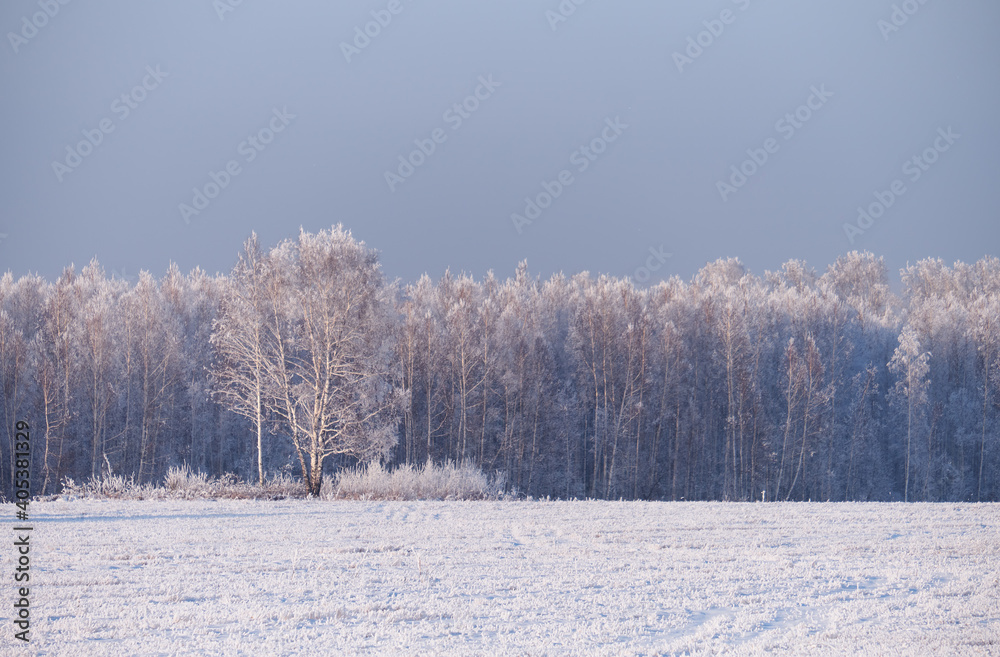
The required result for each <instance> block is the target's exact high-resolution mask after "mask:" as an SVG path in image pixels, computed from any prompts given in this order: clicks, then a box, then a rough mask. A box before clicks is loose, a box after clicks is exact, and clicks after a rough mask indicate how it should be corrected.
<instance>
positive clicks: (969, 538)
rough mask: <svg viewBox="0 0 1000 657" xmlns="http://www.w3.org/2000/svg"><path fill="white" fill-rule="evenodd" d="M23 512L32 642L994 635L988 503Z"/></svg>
mask: <svg viewBox="0 0 1000 657" xmlns="http://www.w3.org/2000/svg"><path fill="white" fill-rule="evenodd" d="M31 509H32V516H33V526H34V527H35V529H34V532H33V537H32V582H31V595H32V607H31V610H32V620H33V624H32V630H33V638H32V642H31V650H30V652H31V653H33V654H37V655H60V656H72V655H81V656H83V655H86V656H88V657H90V656H96V655H167V654H169V655H187V654H201V655H241V654H245V655H334V654H337V655H355V654H358V655H368V654H370V655H392V654H405V655H430V654H435V655H561V654H572V655H670V654H685V655H686V654H691V655H697V654H736V655H758V654H772V653H773V654H796V655H840V654H871V655H929V654H934V655H987V654H998V653H1000V572H998V569H997V564H998V563H1000V560H998V556H1000V555H998V553H1000V541H998V540H997V536H998V534H997V525H998V520H1000V506H997V505H992V504H981V505H975V504H969V505H961V504H960V505H950V504H948V505H946V504H938V505H935V504H909V505H906V504H852V503H842V504H806V503H783V504H746V503H732V504H730V503H646V502H343V501H342V502H326V501H313V500H309V501H301V500H300V501H287V502H255V501H244V500H228V501H215V502H213V501H145V502H135V501H118V500H113V501H94V500H57V501H49V502H37V503H34V504H32V506H31ZM3 513H9V516H10V517H12V516H13V510H12V508H10V505H4V507H3ZM10 553H11V550H9V549H8V550H4V555H5V556H4V559H5V561H8V560H9V559H10V558H11V557H10V556H8V555H10ZM8 565H9V564H8ZM9 592H10V588H9V587H8V593H9ZM10 608H11V607H10V605H9V604H4V605H3V609H5V610H7V611H5V612H4V617H3V619H2V625H3V627H5V628H7V629H6V634H7V636H5V637H3V639H2V640H0V653H2V654H14V652H15V650H16V651H17V653H18V654H21V653H22V652H23V648H22V647H21V646H14V645H13V644H14V643H15V641H14V639H13V631H12V630H11V628H12V622H11V621H12V619H11V616H10V611H9V610H10Z"/></svg>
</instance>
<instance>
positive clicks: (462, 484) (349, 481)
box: [321, 461, 504, 500]
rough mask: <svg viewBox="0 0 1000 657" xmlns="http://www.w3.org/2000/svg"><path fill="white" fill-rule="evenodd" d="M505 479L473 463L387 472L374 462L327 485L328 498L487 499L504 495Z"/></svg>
mask: <svg viewBox="0 0 1000 657" xmlns="http://www.w3.org/2000/svg"><path fill="white" fill-rule="evenodd" d="M503 488H504V478H503V476H502V475H501V476H498V477H497V478H495V479H493V480H491V479H490V478H489V477H487V476H486V475H485V474H484V473H483V472H482V471H481V470H479V468H477V467H476V466H474V465H473V464H472V463H469V462H463V463H462V464H461V465H455V464H454V463H452V462H450V461H449V462H448V463H445V464H443V465H435V464H433V463H431V462H430V461H428V462H427V463H425V464H424V465H423V467H421V468H415V467H413V466H412V465H410V464H405V465H401V466H398V467H397V468H395V469H394V470H386V469H385V468H384V467H383V466H382V465H381V464H380V463H370V464H368V465H366V466H361V467H358V468H355V469H351V470H344V471H342V472H340V473H339V474H338V475H337V477H336V481H335V483H330V484H325V485H324V486H323V490H322V491H321V497H323V498H325V499H361V500H487V499H498V498H499V497H501V496H502V495H503Z"/></svg>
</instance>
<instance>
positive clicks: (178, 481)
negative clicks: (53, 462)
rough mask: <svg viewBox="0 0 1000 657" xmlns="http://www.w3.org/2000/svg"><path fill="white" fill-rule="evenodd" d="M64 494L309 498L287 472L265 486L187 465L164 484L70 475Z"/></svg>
mask: <svg viewBox="0 0 1000 657" xmlns="http://www.w3.org/2000/svg"><path fill="white" fill-rule="evenodd" d="M61 494H62V495H64V496H68V497H83V498H96V499H101V498H116V499H132V500H165V499H220V498H224V499H255V500H256V499H267V500H278V499H285V498H295V497H305V496H306V488H305V485H304V484H302V482H298V481H295V480H294V479H292V478H291V477H290V476H288V475H287V474H282V475H279V476H277V477H273V478H271V479H269V480H267V481H265V482H264V484H263V485H260V484H254V483H249V482H244V481H240V480H239V479H237V477H236V475H233V474H228V473H227V474H224V475H222V476H221V477H217V478H214V477H209V476H208V475H207V474H205V473H204V472H193V471H192V470H191V468H190V466H188V465H187V464H184V465H181V466H179V467H171V468H170V469H169V470H168V471H167V474H166V475H165V476H164V477H163V486H161V487H156V486H153V485H152V484H144V485H142V486H140V485H139V484H137V483H136V482H135V481H134V480H133V479H132V478H131V477H129V478H126V477H123V476H121V475H108V474H105V475H103V476H102V477H101V478H100V479H91V480H90V481H87V482H84V483H82V484H78V483H76V482H75V481H73V480H72V479H69V478H66V479H64V480H63V482H62V493H61Z"/></svg>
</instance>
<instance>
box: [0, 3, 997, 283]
mask: <svg viewBox="0 0 1000 657" xmlns="http://www.w3.org/2000/svg"><path fill="white" fill-rule="evenodd" d="M62 1H66V0H62ZM236 1H237V0H216V2H214V3H213V2H212V1H211V0H172V1H171V2H135V1H128V2H126V1H111V0H106V1H102V2H82V1H80V0H75V1H70V2H68V4H65V5H63V4H60V0H30V1H29V0H7V1H5V2H4V3H3V4H2V6H0V29H2V32H3V34H4V35H5V36H4V41H3V44H2V49H3V53H2V54H0V80H2V89H3V102H2V104H0V119H2V123H3V126H4V134H5V138H4V148H3V149H2V155H0V200H2V203H0V271H5V270H8V269H9V270H12V271H13V272H14V274H15V275H21V274H24V273H27V272H29V271H37V272H39V273H41V274H43V275H45V276H47V277H49V278H54V277H56V276H57V275H58V274H59V272H60V271H61V270H62V268H63V266H65V265H67V264H69V263H76V265H77V266H81V265H83V264H85V263H86V262H87V261H89V260H90V259H91V258H92V257H94V256H97V257H98V259H99V260H100V261H101V262H102V264H103V265H104V266H105V268H106V269H107V270H108V271H109V272H111V271H118V272H124V273H125V274H126V275H134V274H135V272H137V271H138V270H140V269H148V270H150V271H151V272H153V273H154V274H156V275H161V274H162V273H163V272H164V271H165V270H166V267H167V264H168V263H169V262H170V261H175V262H177V263H178V265H179V266H180V267H181V269H182V270H183V271H187V270H189V269H191V268H193V267H194V266H196V265H197V266H201V267H202V268H204V269H206V270H208V271H210V272H215V271H228V270H229V268H230V267H231V266H232V264H233V263H234V261H235V258H236V254H237V252H238V251H239V248H240V245H241V243H242V241H243V240H244V239H245V238H246V237H247V236H248V235H249V233H250V232H251V231H252V230H256V231H257V232H258V234H259V235H260V236H261V239H262V241H263V242H264V243H265V244H269V245H270V244H275V243H277V242H278V241H280V240H281V239H283V238H286V237H292V236H294V235H295V234H296V233H297V230H298V228H299V226H303V227H305V228H306V229H307V230H318V229H321V228H324V227H329V226H330V225H331V224H333V223H337V222H342V223H343V224H344V225H345V226H347V227H349V228H350V229H351V230H352V231H353V233H354V235H355V237H357V238H360V239H363V240H365V241H366V242H367V243H368V244H369V245H370V246H373V247H375V248H377V249H379V250H380V251H381V252H382V264H383V267H384V269H385V271H386V273H387V274H388V275H389V276H390V277H400V278H402V279H404V280H406V281H412V280H415V279H416V278H417V277H418V276H419V275H420V274H421V273H423V272H428V273H430V274H431V275H432V276H434V277H437V276H439V275H440V274H441V273H443V272H444V270H445V269H446V268H447V267H450V268H451V269H452V270H453V271H456V272H457V271H463V270H464V271H467V272H470V273H473V274H475V275H476V276H477V277H478V276H481V275H482V274H484V273H485V272H486V271H487V270H489V269H493V270H494V271H495V272H496V273H497V274H499V275H503V276H506V275H509V274H510V273H511V272H513V270H514V267H515V266H516V264H517V262H518V261H519V260H522V259H525V258H527V260H528V263H529V266H530V268H531V270H532V271H533V272H535V273H538V274H542V275H543V276H548V275H549V274H551V273H553V272H556V271H564V272H566V273H575V272H578V271H582V270H589V271H591V272H607V273H611V274H614V275H619V276H635V277H636V278H637V279H639V280H640V281H642V280H646V279H647V278H648V279H649V280H650V281H657V280H659V279H660V278H662V277H668V276H671V275H675V274H677V275H680V276H682V277H684V278H689V277H690V276H691V275H692V274H693V273H694V272H695V271H697V269H698V268H699V267H701V266H702V265H703V264H704V263H705V262H706V261H709V260H714V259H716V258H719V257H728V256H736V257H739V258H740V259H741V260H742V261H743V262H744V263H745V264H746V265H748V266H749V267H750V268H751V269H752V270H753V271H755V272H757V273H759V274H762V273H763V272H764V270H766V269H776V268H778V267H779V266H780V265H781V263H782V262H784V261H785V260H787V259H790V258H799V259H805V260H807V261H808V262H809V264H811V265H812V266H814V267H816V268H817V269H820V270H822V269H823V268H825V266H826V265H827V264H829V263H831V262H832V261H833V260H834V259H835V258H836V257H837V256H838V255H839V254H841V253H844V252H846V251H849V250H851V249H866V250H870V251H872V252H874V253H876V254H878V255H884V256H886V259H887V262H888V264H889V266H890V268H892V269H898V268H899V267H900V266H903V265H904V264H905V263H906V262H907V261H909V262H915V261H916V260H919V259H921V258H925V257H940V258H942V259H944V260H945V261H946V262H949V263H950V262H952V261H954V260H959V259H960V260H965V261H974V260H976V259H978V258H980V257H982V256H984V255H996V254H997V253H998V249H997V245H998V243H1000V240H998V239H997V238H998V235H1000V227H998V218H1000V212H998V210H1000V198H998V196H997V194H996V193H995V190H996V177H997V172H998V168H1000V167H998V165H997V154H998V148H1000V125H998V122H997V119H996V117H997V116H1000V94H998V91H1000V75H998V71H1000V40H998V39H997V38H996V34H997V29H998V27H1000V4H998V3H997V2H995V1H993V0H967V1H955V2H946V1H945V0H927V1H925V2H924V4H920V2H918V0H908V1H907V2H895V3H894V2H890V1H888V0H838V1H833V0H828V1H826V2H801V1H793V0H771V1H769V2H763V1H762V0H735V1H734V0H712V1H711V2H698V3H694V2H691V3H683V6H677V5H678V4H681V3H669V2H662V1H661V2H657V1H653V0H620V1H612V0H563V2H561V3H560V1H559V0H503V1H500V0H493V1H483V0H479V1H473V0H437V1H431V0H416V1H414V0H393V1H390V0H374V1H366V2H319V1H318V0H297V1H284V2H274V1H271V2H267V1H265V0H243V1H242V2H241V3H240V4H239V5H236V6H231V5H232V4H233V3H235V2H236ZM577 2H582V4H580V5H579V6H577V4H576V3H577ZM894 5H895V7H897V8H898V10H895V12H896V13H895V15H894ZM560 8H562V13H560ZM46 10H47V11H48V13H49V14H53V15H51V16H49V15H47V14H46V13H45V12H46ZM391 10H395V11H396V13H392V11H391ZM570 10H572V11H570ZM907 10H909V11H910V12H911V13H909V14H908V13H906V11H907ZM373 12H374V14H373ZM563 13H564V14H567V15H566V16H564V15H563ZM390 19H391V20H390ZM562 19H565V20H562ZM894 19H895V23H894V22H893V21H894ZM904 19H905V22H904ZM378 20H381V21H382V22H383V23H386V24H385V25H384V26H383V25H379V24H378V23H377V22H376V21H378ZM880 21H881V22H880ZM366 29H367V31H368V32H369V34H373V35H374V36H366V35H364V31H365V30H366ZM359 33H360V34H361V36H358V34H359ZM689 38H690V39H691V41H689ZM699 42H700V43H701V45H698V44H699ZM344 44H346V45H344ZM360 46H364V47H363V48H362V47H360ZM352 48H353V50H351V49H352ZM675 53H677V54H676V55H675ZM684 58H686V59H684ZM348 59H350V61H348ZM817 92H818V93H817ZM477 94H478V98H477ZM123 96H124V98H123ZM456 104H457V105H458V106H459V107H458V108H457V109H455V108H454V106H455V105H456ZM463 104H464V107H463ZM810 105H811V107H810ZM796 113H798V114H797V118H796ZM786 114H789V115H790V116H789V117H788V118H786ZM463 115H464V116H463ZM625 126H627V127H625ZM102 127H103V128H104V131H102ZM949 128H950V133H949ZM939 131H940V132H939ZM88 135H89V140H90V142H92V143H93V142H96V145H95V146H91V145H90V144H88V143H86V140H87V139H88ZM943 135H947V137H945V136H943ZM251 137H252V138H253V141H254V142H255V144H256V145H254V144H252V143H251V142H250V141H248V139H249V138H251ZM435 138H436V139H437V142H435ZM612 139H613V141H612ZM81 140H83V141H84V142H85V143H83V144H80V142H81ZM415 140H416V141H415ZM263 142H267V143H263ZM421 146H422V148H423V149H424V150H425V151H428V152H429V154H426V155H425V154H424V153H421V152H420V148H421ZM432 148H433V151H432V152H431V149H432ZM581 148H586V149H587V150H586V152H584V151H581V150H580V149H581ZM592 149H593V150H592ZM748 149H749V152H748ZM414 151H416V153H414ZM597 151H600V152H599V153H598V152H597ZM769 151H770V152H769ZM401 156H402V158H404V160H405V159H407V158H409V159H410V162H411V163H412V164H409V165H402V164H401V162H400V157H401ZM765 156H766V158H767V159H766V161H765V160H764V157H765ZM915 156H916V157H918V158H920V159H918V161H916V162H914V161H913V159H912V158H914V157H915ZM753 158H756V159H757V160H758V162H754V161H753ZM413 164H416V166H413ZM227 166H229V167H230V168H231V171H235V172H237V173H235V175H232V174H230V173H227V172H226V168H227ZM401 167H402V169H401ZM410 167H412V169H411V168H410ZM733 167H735V168H736V170H737V171H738V170H739V169H740V168H743V170H744V174H749V175H745V177H742V176H743V175H744V174H740V173H734V169H733ZM213 172H216V175H215V176H214V181H213V176H212V175H211V174H212V173H213ZM218 172H222V173H218ZM387 172H388V173H390V174H394V175H396V176H399V178H398V179H394V178H392V177H391V176H389V178H390V180H387V175H386V174H387ZM564 172H565V173H564ZM402 174H406V176H407V177H405V178H404V177H403V175H402ZM560 176H562V180H563V182H559V180H560ZM918 176H919V177H918ZM227 178H228V180H227ZM567 181H572V182H571V183H569V184H564V183H565V182H567ZM215 185H219V187H220V188H217V187H215ZM222 185H224V186H222ZM725 185H730V187H728V188H727V187H726V186H725ZM894 185H895V189H896V190H897V192H900V191H901V192H902V193H893V192H892V190H893V186H894ZM546 186H547V187H548V191H546ZM193 188H197V189H198V190H199V192H200V193H201V194H207V195H211V196H214V198H212V199H208V198H207V197H206V198H205V199H201V198H200V197H198V198H196V195H195V192H194V191H193ZM560 188H561V189H560ZM904 190H905V191H904ZM215 192H218V193H217V194H215ZM876 192H879V193H880V197H881V201H880V200H879V198H877V197H876V196H875V193H876ZM546 194H551V196H552V197H554V198H550V197H547V196H545V195H546ZM539 195H541V198H539ZM526 198H530V199H532V201H533V203H537V204H539V205H548V207H545V208H544V209H542V208H539V210H538V212H535V211H534V209H533V208H528V209H527V211H529V212H531V214H527V215H526V205H527V203H526V201H525V199H526ZM547 200H551V203H546V201H547ZM196 201H198V202H197V203H196ZM205 203H207V207H205ZM890 203H891V205H890ZM181 204H185V205H187V206H191V208H192V209H197V206H198V205H201V206H202V207H203V209H201V210H199V211H198V214H193V213H191V212H187V211H184V210H183V209H182V208H180V207H179V206H180V205H181ZM872 204H875V206H874V207H873V208H871V207H870V206H871V205H872ZM859 206H862V207H864V208H866V211H868V212H869V215H868V216H869V217H870V219H866V218H863V217H862V218H861V219H860V221H859V213H858V207H859ZM884 206H888V207H885V209H884V212H880V210H881V209H882V207H884ZM513 214H517V215H520V216H521V217H524V219H525V220H528V219H529V218H530V217H531V216H532V215H534V217H535V218H534V219H532V220H531V223H528V222H527V221H521V220H520V219H512V215H513ZM184 215H187V217H186V218H187V220H188V221H187V222H186V221H185V217H184ZM872 215H879V216H877V217H876V216H872ZM848 223H849V224H853V225H854V226H855V228H854V229H851V230H849V231H845V224H848ZM859 223H860V225H859ZM515 224H518V225H519V226H520V228H521V230H520V232H518V230H517V229H516V227H515ZM862 229H863V230H862ZM847 232H850V236H851V237H852V238H853V243H852V242H851V241H850V240H849V237H848V235H847ZM651 249H652V251H651ZM653 252H656V253H657V254H658V255H652V253H653ZM665 254H671V255H670V256H669V257H666V255H665ZM647 264H648V265H649V269H648V270H644V269H641V268H642V267H645V266H646V265H647Z"/></svg>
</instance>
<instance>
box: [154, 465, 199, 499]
mask: <svg viewBox="0 0 1000 657" xmlns="http://www.w3.org/2000/svg"><path fill="white" fill-rule="evenodd" d="M163 483H164V485H165V486H166V488H167V490H170V491H182V492H192V493H193V492H197V491H202V490H204V489H206V488H207V487H208V475H207V474H205V473H204V472H191V467H190V466H188V464H187V463H185V464H184V465H182V466H180V467H172V468H170V469H169V470H167V475H166V477H164V478H163Z"/></svg>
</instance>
